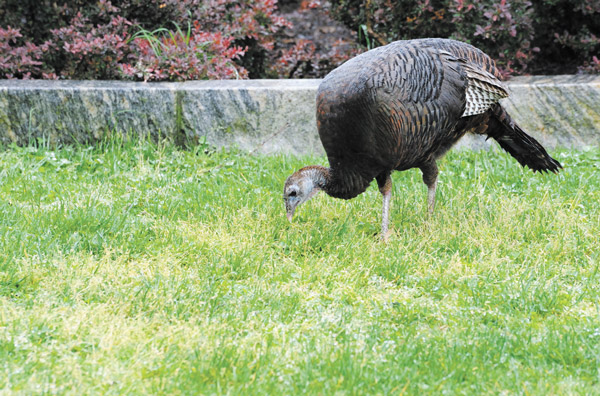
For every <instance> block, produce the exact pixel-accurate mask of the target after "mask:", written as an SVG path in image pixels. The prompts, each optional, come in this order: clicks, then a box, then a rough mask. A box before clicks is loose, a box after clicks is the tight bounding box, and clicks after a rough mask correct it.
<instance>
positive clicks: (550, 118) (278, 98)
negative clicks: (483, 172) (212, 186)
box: [0, 76, 600, 155]
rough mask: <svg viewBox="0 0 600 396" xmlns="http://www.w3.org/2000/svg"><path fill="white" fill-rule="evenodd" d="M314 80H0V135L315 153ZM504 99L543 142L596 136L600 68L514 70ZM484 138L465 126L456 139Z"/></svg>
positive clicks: (465, 143) (597, 140)
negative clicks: (589, 71) (548, 72)
mask: <svg viewBox="0 0 600 396" xmlns="http://www.w3.org/2000/svg"><path fill="white" fill-rule="evenodd" d="M319 82H320V80H245V81H196V82H185V83H137V82H114V81H39V80H36V81H19V80H0V140H1V141H2V142H5V143H10V142H14V143H17V144H27V143H28V142H30V141H31V140H32V139H38V138H44V139H47V140H48V141H49V142H51V143H61V142H66V143H68V142H73V141H78V142H94V141H97V140H98V139H101V138H103V137H105V136H106V135H108V134H115V133H119V134H132V135H133V136H134V137H137V136H140V137H145V136H147V135H151V136H153V137H155V138H156V137H159V136H162V137H165V138H167V139H170V140H172V141H175V142H178V143H180V142H183V141H185V140H188V141H205V142H206V143H208V144H211V145H214V146H218V147H221V146H225V147H232V146H235V147H239V148H240V149H242V150H247V151H253V152H260V153H275V152H279V153H288V154H296V155H303V154H311V153H312V154H321V153H323V148H322V146H321V143H320V141H319V138H318V134H317V130H316V121H315V95H316V90H317V87H318V85H319ZM507 85H508V88H509V91H510V93H511V96H510V97H509V98H507V99H504V102H503V104H504V105H505V106H506V107H507V109H508V111H509V113H510V114H511V115H512V116H513V118H514V119H515V120H516V121H517V122H518V123H519V124H520V125H521V126H522V127H523V129H525V130H526V131H527V132H528V133H530V134H531V135H532V136H534V137H535V138H536V139H539V140H540V141H541V142H542V144H544V145H545V146H547V147H550V148H555V147H577V148H582V147H587V146H598V145H600V133H599V132H600V76H553V77H542V76H535V77H519V78H515V79H512V80H511V81H509V82H508V83H507ZM490 144H492V143H490V142H489V141H488V142H485V140H484V139H483V138H482V137H479V136H467V137H465V138H464V139H463V140H462V141H461V142H459V144H458V146H459V147H462V148H476V149H477V148H486V147H489V145H490Z"/></svg>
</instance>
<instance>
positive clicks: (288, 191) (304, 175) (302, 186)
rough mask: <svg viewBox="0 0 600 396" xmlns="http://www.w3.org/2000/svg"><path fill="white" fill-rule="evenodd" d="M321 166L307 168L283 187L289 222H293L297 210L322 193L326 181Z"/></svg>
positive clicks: (288, 179) (293, 175)
mask: <svg viewBox="0 0 600 396" xmlns="http://www.w3.org/2000/svg"><path fill="white" fill-rule="evenodd" d="M324 171H325V168H323V167H321V166H307V167H304V168H302V169H300V170H298V171H296V172H294V173H292V175H291V176H290V177H288V178H287V180H286V181H285V184H284V186H283V202H284V203H285V211H286V214H287V218H288V220H289V221H292V218H293V217H294V212H295V211H296V208H297V207H298V206H299V205H301V204H303V203H304V202H306V201H308V200H309V199H311V198H312V197H314V196H315V194H317V193H318V192H319V191H321V188H322V183H323V180H324V175H323V172H324Z"/></svg>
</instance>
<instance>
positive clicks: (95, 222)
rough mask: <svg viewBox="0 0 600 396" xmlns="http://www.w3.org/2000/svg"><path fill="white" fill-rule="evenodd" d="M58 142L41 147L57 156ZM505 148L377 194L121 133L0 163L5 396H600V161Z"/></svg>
mask: <svg viewBox="0 0 600 396" xmlns="http://www.w3.org/2000/svg"><path fill="white" fill-rule="evenodd" d="M41 143H43V142H41ZM553 155H555V156H556V157H557V158H558V159H559V160H560V161H561V162H562V163H563V165H564V167H565V168H564V170H563V171H562V172H561V173H560V174H558V175H536V174H532V173H531V172H530V171H528V170H524V169H522V168H521V167H520V166H519V165H518V164H517V163H516V162H515V161H514V160H513V159H512V158H510V157H509V156H508V155H506V154H504V153H500V152H495V151H492V152H452V153H450V154H449V155H448V156H447V157H446V158H445V159H444V160H442V161H440V170H441V174H440V185H439V188H438V192H439V196H438V205H437V208H436V213H435V214H434V215H433V216H431V217H428V216H427V214H426V213H427V210H426V204H425V201H426V198H425V196H426V188H425V187H424V185H423V183H422V181H421V176H420V174H419V172H418V171H417V170H411V171H406V172H401V173H396V174H394V176H393V180H394V185H393V200H392V212H391V227H392V230H393V234H392V236H391V238H390V241H389V243H388V244H384V243H383V242H382V241H380V239H379V238H378V236H377V235H376V234H377V232H378V229H379V220H380V217H379V216H380V208H381V197H380V194H379V192H378V190H377V188H376V186H372V187H371V188H369V189H368V190H367V191H366V192H365V193H364V194H362V195H361V196H359V197H357V198H356V199H353V200H351V201H341V200H335V199H331V198H329V197H326V196H318V197H316V198H314V199H313V200H312V201H310V202H309V203H307V204H306V205H304V206H303V207H302V208H300V210H299V212H298V213H297V218H296V219H295V220H294V223H292V224H290V223H288V221H287V219H286V218H285V215H284V210H283V203H282V200H281V188H282V183H283V181H284V180H285V177H286V176H287V175H288V174H289V173H290V172H291V171H293V170H295V169H297V168H299V167H300V166H302V165H306V164H309V163H314V162H318V163H324V162H325V160H324V159H323V158H316V159H315V158H303V159H296V158H288V157H282V156H275V157H260V156H249V155H246V154H242V153H238V152H228V151H215V150H212V149H211V148H210V147H207V146H206V145H200V146H197V147H193V148H190V149H188V150H183V149H181V148H177V147H176V146H173V145H171V144H168V143H164V144H162V143H160V144H155V143H151V142H139V141H134V140H132V141H129V140H126V139H125V140H119V139H116V138H113V139H112V140H108V141H105V142H103V143H102V144H100V145H99V146H97V147H85V146H76V147H63V148H60V149H54V148H51V147H48V146H46V145H43V144H40V145H39V146H30V147H22V148H21V147H12V146H11V147H4V148H3V149H2V150H1V151H0V384H2V386H3V393H6V394H30V393H58V394H275V393H282V394H305V393H308V394H334V393H341V394H397V393H408V394H424V393H434V394H503V393H506V394H520V393H527V394H544V395H545V394H597V393H598V392H599V391H600V388H599V385H598V370H599V369H600V361H599V360H598V356H599V355H600V342H599V341H600V331H599V330H598V329H600V319H599V316H598V309H597V302H598V299H599V298H600V289H599V287H598V285H599V284H600V283H599V276H600V274H599V273H598V263H599V262H600V257H599V253H598V248H597V236H598V235H599V234H600V223H599V219H600V216H598V214H599V213H600V182H599V180H598V178H597V173H598V170H599V169H598V164H599V163H600V161H599V160H600V151H598V150H597V149H594V150H592V151H587V152H577V151H563V152H559V153H553Z"/></svg>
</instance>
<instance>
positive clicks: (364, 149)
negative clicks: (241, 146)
mask: <svg viewBox="0 0 600 396" xmlns="http://www.w3.org/2000/svg"><path fill="white" fill-rule="evenodd" d="M507 96H508V92H507V91H506V89H505V87H504V85H503V84H502V82H501V81H500V73H499V71H498V69H497V68H496V65H495V63H494V61H493V60H492V59H490V57H489V56H487V55H486V54H484V53H483V52H482V51H480V50H479V49H477V48H475V47H473V46H471V45H469V44H466V43H462V42H459V41H454V40H446V39H420V40H408V41H396V42H394V43H391V44H389V45H386V46H383V47H379V48H376V49H373V50H370V51H368V52H365V53H363V54H361V55H359V56H357V57H355V58H353V59H351V60H349V61H348V62H346V63H344V64H343V65H341V66H340V67H338V68H337V69H335V70H333V71H332V72H331V73H329V74H328V75H327V76H326V77H325V79H324V80H323V82H322V83H321V85H320V86H319V89H318V93H317V127H318V130H319V136H320V138H321V142H322V143H323V147H324V148H325V152H326V153H327V158H328V160H329V165H330V168H325V167H322V166H308V167H305V168H302V169H300V170H298V171H297V172H295V173H293V174H292V175H291V176H290V177H289V178H288V179H287V180H286V182H285V186H284V201H285V204H286V211H287V215H288V218H289V219H290V220H291V219H292V216H293V214H294V211H295V209H296V207H297V206H298V205H299V204H302V203H303V202H305V201H307V200H308V199H310V198H311V197H312V196H314V195H315V194H316V193H317V192H318V191H320V190H323V191H325V192H326V193H327V194H328V195H330V196H332V197H336V198H342V199H350V198H353V197H355V196H357V195H358V194H360V193H362V192H363V191H365V189H366V188H367V187H368V186H369V184H370V183H371V182H372V181H373V179H375V180H377V184H378V186H379V189H380V191H381V193H382V194H383V219H382V234H383V236H384V238H385V237H386V236H387V231H388V216H389V203H390V198H391V183H392V182H391V178H390V174H391V172H392V171H394V170H398V171H402V170H406V169H410V168H419V169H421V171H422V173H423V181H424V182H425V184H426V185H427V187H428V206H429V211H430V212H432V211H433V208H434V205H435V190H436V185H437V175H438V169H437V165H436V160H437V159H438V158H440V157H441V156H442V155H443V154H444V153H445V152H446V151H447V150H448V149H450V147H452V145H454V144H455V143H456V142H457V141H458V140H459V139H460V138H461V137H462V136H463V135H464V134H465V133H467V132H473V133H478V134H487V135H488V136H489V137H491V138H494V139H495V140H496V141H498V143H499V144H500V146H501V147H502V148H503V149H505V150H506V151H507V152H509V153H510V154H511V155H512V156H513V157H515V159H517V161H519V163H520V164H521V165H523V166H528V167H529V168H531V169H532V170H533V171H534V172H535V171H551V172H557V171H558V169H559V168H561V165H560V164H559V163H558V161H556V160H555V159H553V158H552V157H550V156H549V155H548V153H547V152H546V150H545V149H544V148H543V147H542V146H541V145H540V144H539V143H538V142H537V141H536V140H535V139H533V138H532V137H530V136H529V135H527V134H526V133H525V132H523V130H521V128H519V127H518V126H517V125H516V124H515V123H514V121H513V120H512V119H511V118H510V116H509V115H508V114H507V113H506V111H505V110H504V109H503V108H502V106H501V105H500V104H499V103H498V101H499V100H500V99H502V98H505V97H507Z"/></svg>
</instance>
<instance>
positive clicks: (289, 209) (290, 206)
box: [285, 200, 298, 223]
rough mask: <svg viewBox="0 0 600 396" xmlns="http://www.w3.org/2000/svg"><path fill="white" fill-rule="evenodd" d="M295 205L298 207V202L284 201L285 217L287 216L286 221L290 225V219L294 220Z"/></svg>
mask: <svg viewBox="0 0 600 396" xmlns="http://www.w3.org/2000/svg"><path fill="white" fill-rule="evenodd" d="M297 205H298V201H291V200H286V201H285V211H286V216H287V219H288V220H289V221H290V223H291V222H292V219H293V218H294V211H295V210H296V206H297Z"/></svg>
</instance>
